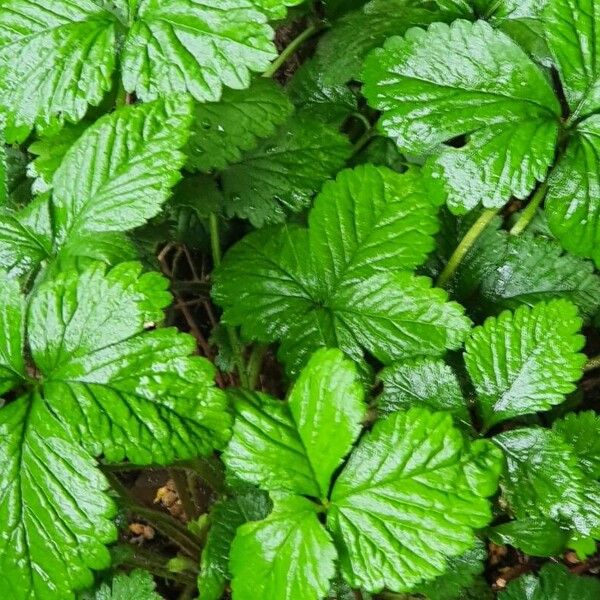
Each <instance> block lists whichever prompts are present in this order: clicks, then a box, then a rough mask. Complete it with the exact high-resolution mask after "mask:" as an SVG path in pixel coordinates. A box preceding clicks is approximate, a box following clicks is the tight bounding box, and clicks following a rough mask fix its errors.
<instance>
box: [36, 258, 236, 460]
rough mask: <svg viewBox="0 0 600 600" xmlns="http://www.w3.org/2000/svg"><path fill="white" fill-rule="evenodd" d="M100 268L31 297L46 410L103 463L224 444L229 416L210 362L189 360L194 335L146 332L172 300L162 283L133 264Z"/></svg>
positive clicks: (177, 455)
mask: <svg viewBox="0 0 600 600" xmlns="http://www.w3.org/2000/svg"><path fill="white" fill-rule="evenodd" d="M105 269H106V268H105V266H104V265H99V264H95V265H92V266H91V267H89V268H87V269H86V270H85V271H84V272H83V273H82V274H78V273H76V272H75V271H65V272H63V273H61V274H60V275H58V276H57V277H56V278H54V279H53V280H51V281H49V282H47V283H45V284H44V285H42V286H40V287H39V289H38V290H37V292H36V293H35V295H34V297H33V300H32V303H31V307H30V310H29V315H28V333H29V345H30V348H31V354H32V357H33V360H34V362H35V364H36V367H37V368H38V369H39V370H40V372H41V374H42V376H43V381H44V383H43V394H44V397H45V399H46V401H47V402H48V405H49V406H50V407H51V408H52V409H53V410H55V411H57V414H58V418H59V419H60V420H61V422H62V423H64V425H65V427H67V428H68V429H69V431H70V432H71V434H72V436H73V438H74V439H77V440H78V441H79V442H80V443H81V444H82V445H83V446H84V447H85V448H87V449H88V450H89V451H90V452H91V453H92V454H94V455H98V454H101V453H102V454H104V455H105V457H106V458H107V460H109V461H121V460H123V459H124V458H128V459H129V460H131V461H132V462H134V463H137V464H150V463H153V462H156V463H161V464H168V463H170V462H173V461H174V460H177V459H186V458H193V457H196V456H198V455H199V454H206V453H208V452H210V451H212V449H213V448H216V447H221V446H222V445H223V444H224V443H225V442H226V440H227V439H228V433H229V432H228V427H229V416H228V414H227V412H226V408H225V406H226V404H225V398H224V396H223V394H222V392H220V391H219V390H216V389H215V388H214V387H213V378H214V368H213V367H212V365H210V364H209V363H208V362H207V361H205V360H204V359H202V358H199V357H193V356H191V354H192V353H193V352H194V349H195V342H194V340H193V338H192V337H191V336H188V335H185V334H180V333H177V332H176V331H175V330H173V329H158V330H156V331H151V332H144V328H146V327H147V326H148V324H152V323H156V322H157V321H159V320H161V319H162V308H163V307H164V306H165V305H166V304H168V303H169V301H170V296H169V294H168V293H167V292H166V290H165V288H166V281H165V280H163V279H162V277H160V276H159V275H158V274H156V273H147V274H145V275H140V272H141V265H139V264H137V263H123V264H121V265H119V266H117V267H115V268H113V269H112V270H110V271H109V272H108V273H106V272H105Z"/></svg>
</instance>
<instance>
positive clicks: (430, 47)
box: [363, 21, 560, 213]
mask: <svg viewBox="0 0 600 600" xmlns="http://www.w3.org/2000/svg"><path fill="white" fill-rule="evenodd" d="M363 80H364V82H365V85H364V88H363V92H364V94H365V96H366V98H367V100H368V101H369V102H370V104H371V106H373V107H374V108H376V109H379V110H382V111H383V117H382V120H381V126H382V128H383V129H384V130H385V131H386V133H387V134H388V135H389V136H390V137H392V138H393V139H395V140H396V142H397V143H398V145H399V147H400V149H401V150H402V151H403V152H404V153H407V154H412V155H428V154H433V156H432V158H431V159H430V160H429V162H428V169H429V171H430V174H431V177H433V178H434V179H437V180H439V182H440V185H441V187H442V188H443V190H444V191H445V193H446V194H447V197H448V198H447V202H448V206H449V207H450V209H451V210H453V211H455V212H457V213H462V212H466V211H467V210H470V209H472V208H474V207H475V206H477V205H478V204H483V205H484V206H486V207H488V208H491V207H498V208H499V207H501V206H502V205H504V204H505V203H506V202H507V201H508V200H509V198H510V197H511V196H512V195H514V196H516V197H517V198H526V197H527V196H528V195H529V193H530V192H531V191H532V189H533V188H534V186H535V183H536V181H542V180H544V179H545V177H546V173H547V170H548V167H549V166H550V165H551V164H552V162H553V160H554V154H555V145H556V141H557V135H558V124H559V117H560V106H559V103H558V100H557V99H556V97H555V95H554V93H553V91H552V88H551V87H550V85H549V83H548V81H547V80H546V78H545V76H544V75H543V73H542V72H541V71H540V69H539V68H538V67H537V66H536V65H535V64H534V63H533V62H532V61H531V59H530V58H529V57H528V56H527V55H526V54H525V53H524V52H523V50H521V49H520V48H519V47H518V46H517V45H516V44H515V43H514V42H513V41H512V40H510V38H508V36H506V35H505V34H503V33H501V32H499V31H495V30H493V29H492V28H491V27H490V26H489V25H488V24H487V23H485V22H483V21H477V22H476V23H468V22H466V21H455V22H454V23H453V24H452V25H451V26H450V27H448V26H447V25H444V24H441V23H435V24H434V25H432V26H431V27H430V28H429V29H428V30H427V31H423V30H421V29H416V28H415V29H411V30H410V31H409V32H408V33H407V34H406V36H405V37H404V38H400V37H394V38H390V39H389V40H388V41H387V42H386V44H385V46H384V48H383V49H379V50H375V51H374V52H373V53H372V54H371V55H370V56H369V58H368V59H367V61H366V63H365V68H364V71H363ZM461 135H467V142H466V145H464V146H463V147H462V148H453V147H450V146H448V145H442V146H441V147H440V144H443V143H444V142H448V141H451V140H452V139H453V138H456V137H458V136H461Z"/></svg>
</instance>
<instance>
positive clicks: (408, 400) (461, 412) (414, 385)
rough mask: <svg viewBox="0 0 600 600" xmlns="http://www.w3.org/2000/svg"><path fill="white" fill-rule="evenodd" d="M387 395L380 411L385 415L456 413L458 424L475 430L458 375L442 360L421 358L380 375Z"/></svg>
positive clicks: (384, 392)
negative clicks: (410, 411) (421, 411)
mask: <svg viewBox="0 0 600 600" xmlns="http://www.w3.org/2000/svg"><path fill="white" fill-rule="evenodd" d="M379 377H380V379H381V380H382V381H383V392H382V393H381V394H380V395H379V398H378V399H377V407H378V408H379V410H380V411H381V412H382V413H384V414H387V413H391V412H396V411H399V410H407V409H409V408H412V407H419V406H420V407H423V408H428V409H430V410H433V411H444V410H447V411H448V412H451V413H452V416H453V417H454V419H455V422H456V423H457V424H458V425H460V426H461V427H462V426H465V427H467V428H471V418H470V416H469V408H468V405H467V402H466V401H465V399H464V398H463V395H462V391H461V389H460V385H459V383H458V379H457V377H456V375H455V374H454V371H452V369H451V368H450V367H449V366H448V365H447V364H446V363H445V362H444V361H442V360H436V359H429V358H419V359H416V360H414V361H407V362H404V363H396V364H393V365H391V366H389V367H386V368H385V369H383V371H382V372H381V373H380V374H379Z"/></svg>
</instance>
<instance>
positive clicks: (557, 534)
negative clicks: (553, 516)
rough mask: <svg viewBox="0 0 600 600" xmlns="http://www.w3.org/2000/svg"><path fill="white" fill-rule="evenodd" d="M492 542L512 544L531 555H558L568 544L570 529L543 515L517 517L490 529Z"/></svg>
mask: <svg viewBox="0 0 600 600" xmlns="http://www.w3.org/2000/svg"><path fill="white" fill-rule="evenodd" d="M488 535H489V537H490V539H491V540H492V542H494V543H496V544H510V545H511V546H514V547H515V548H518V549H519V550H522V551H523V552H525V553H526V554H529V555H531V556H558V555H559V554H560V553H561V552H562V551H563V550H564V549H565V546H566V545H567V541H568V538H569V535H568V531H565V530H563V529H561V528H560V526H559V525H558V524H557V523H555V522H554V521H551V520H550V519H544V518H542V517H532V518H529V519H528V518H525V519H517V520H516V521H509V522H508V523H502V524H501V525H496V527H494V528H492V529H490V530H489V531H488Z"/></svg>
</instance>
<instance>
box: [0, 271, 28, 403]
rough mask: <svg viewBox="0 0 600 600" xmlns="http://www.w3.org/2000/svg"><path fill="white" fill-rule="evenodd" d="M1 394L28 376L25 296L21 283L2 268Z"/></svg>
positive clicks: (0, 320) (0, 298)
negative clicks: (26, 373)
mask: <svg viewBox="0 0 600 600" xmlns="http://www.w3.org/2000/svg"><path fill="white" fill-rule="evenodd" d="M0 323H1V324H2V327H1V328H0V394H3V393H4V392H7V391H8V390H10V389H12V388H13V387H15V385H17V384H18V383H19V382H22V380H23V379H24V378H25V359H24V358H23V350H24V345H25V300H24V298H23V297H22V296H21V290H20V289H19V284H18V282H17V281H16V280H14V279H9V278H8V275H7V274H6V273H4V272H2V271H0Z"/></svg>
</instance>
